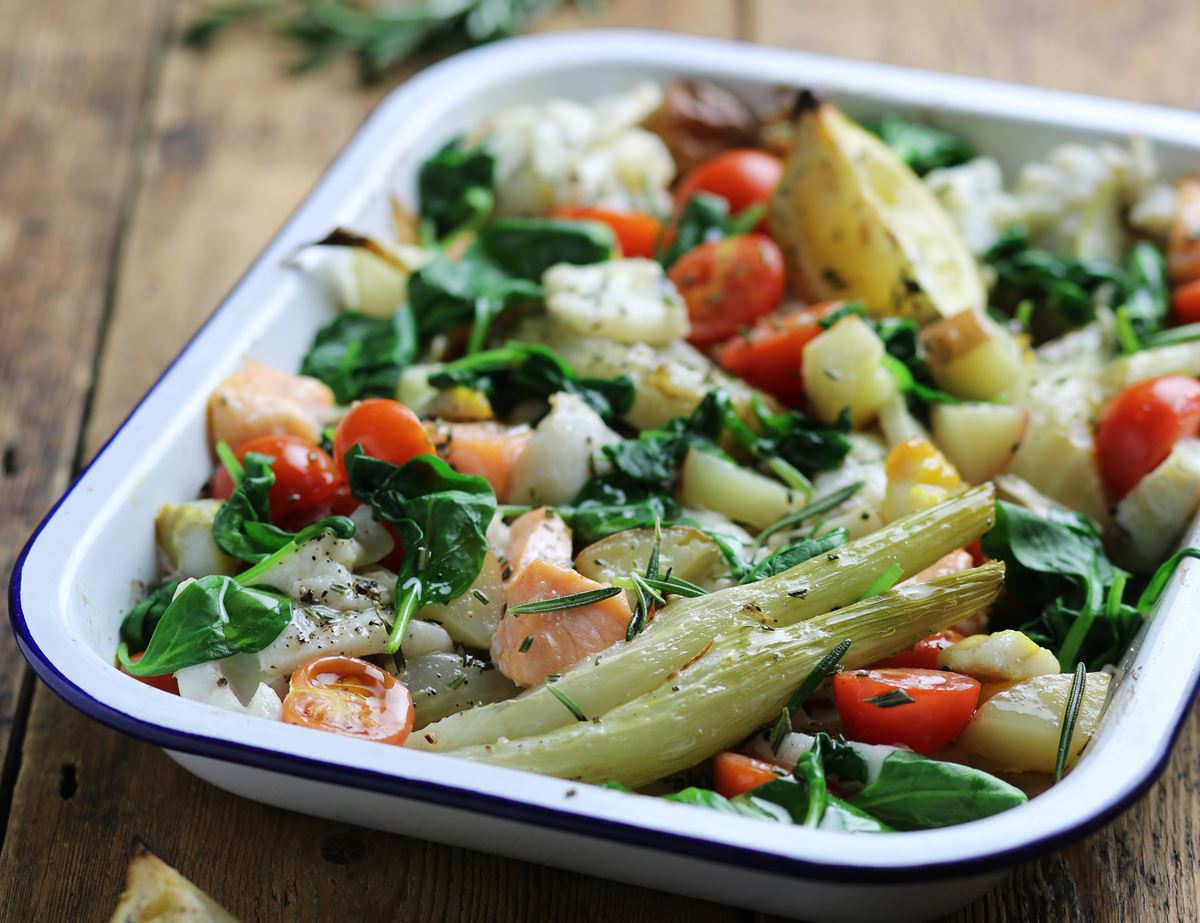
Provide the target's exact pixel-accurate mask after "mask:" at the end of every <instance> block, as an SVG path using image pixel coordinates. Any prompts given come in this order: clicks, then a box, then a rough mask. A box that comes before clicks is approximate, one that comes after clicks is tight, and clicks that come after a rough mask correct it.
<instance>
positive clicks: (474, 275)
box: [408, 246, 542, 353]
mask: <svg viewBox="0 0 1200 923" xmlns="http://www.w3.org/2000/svg"><path fill="white" fill-rule="evenodd" d="M541 295H542V287H541V285H539V284H537V283H536V282H530V281H529V280H528V279H520V278H517V277H515V276H511V275H509V274H508V273H507V272H505V271H504V270H503V269H501V268H500V267H499V266H497V265H496V264H494V263H492V262H491V261H490V260H488V259H487V258H486V257H485V256H484V255H483V254H482V252H481V251H480V250H479V249H478V247H477V246H472V247H469V248H468V249H467V251H466V252H465V253H464V254H463V255H462V257H461V258H460V259H457V260H452V259H450V258H449V257H448V256H446V255H445V254H438V255H437V256H435V257H434V258H433V259H432V260H430V261H429V262H428V263H426V264H425V265H424V266H423V267H421V269H419V270H418V271H417V272H415V273H413V275H412V278H410V279H409V280H408V300H409V304H410V305H411V307H412V311H413V316H414V318H415V319H416V324H417V332H418V333H419V334H420V338H421V341H422V342H427V341H428V340H430V339H431V338H433V337H434V336H437V335H438V334H440V333H447V332H449V331H451V330H454V329H455V328H457V327H462V326H464V325H470V326H471V337H470V342H469V343H468V346H467V352H468V353H475V352H478V351H479V350H480V349H482V348H483V345H484V343H485V342H486V340H487V335H488V331H489V330H490V329H491V324H492V320H493V319H494V318H495V317H496V315H497V314H499V313H500V312H501V311H503V310H504V309H505V308H507V307H509V306H510V305H511V304H513V303H515V302H517V301H520V300H523V299H529V298H540V297H541Z"/></svg>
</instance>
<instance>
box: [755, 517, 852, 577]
mask: <svg viewBox="0 0 1200 923" xmlns="http://www.w3.org/2000/svg"><path fill="white" fill-rule="evenodd" d="M848 535H849V533H847V532H846V530H845V529H834V530H832V531H831V532H827V533H825V534H824V535H822V536H819V537H817V538H805V539H801V540H800V541H798V542H795V543H794V544H791V545H788V546H787V547H786V548H780V549H779V550H778V551H775V552H772V553H771V554H769V555H767V556H766V557H765V558H763V559H762V560H761V561H759V562H758V563H757V564H755V565H754V566H753V567H751V568H750V569H749V570H748V571H747V572H746V574H745V575H743V577H742V579H741V581H740V582H741V583H755V582H757V581H759V580H766V579H767V578H768V577H774V576H775V575H776V574H782V573H783V572H784V571H785V570H788V569H790V568H793V567H795V566H796V565H797V564H802V563H803V562H805V561H807V560H808V559H809V558H815V557H816V556H817V555H819V554H825V553H826V552H829V551H832V550H833V549H834V548H838V547H840V546H842V545H844V544H846V540H847V538H848Z"/></svg>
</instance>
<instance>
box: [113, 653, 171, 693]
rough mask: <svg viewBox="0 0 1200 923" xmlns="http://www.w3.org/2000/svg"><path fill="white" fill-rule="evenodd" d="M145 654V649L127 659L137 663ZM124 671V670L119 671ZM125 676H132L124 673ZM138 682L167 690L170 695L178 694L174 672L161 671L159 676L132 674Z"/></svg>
mask: <svg viewBox="0 0 1200 923" xmlns="http://www.w3.org/2000/svg"><path fill="white" fill-rule="evenodd" d="M145 654H146V652H145V651H142V652H141V653H138V654H134V655H132V656H131V657H130V658H129V659H130V660H132V661H133V662H134V663H137V662H138V661H139V660H141V659H142V657H144V656H145ZM121 672H122V673H125V671H124V670H122V671H121ZM125 675H126V676H133V674H132V673H125ZM133 678H134V679H136V680H137V681H138V682H139V683H145V684H146V685H147V686H153V687H154V688H155V689H161V690H162V691H163V692H169V693H171V695H179V681H178V680H176V679H175V674H174V673H163V674H161V675H159V676H134V677H133Z"/></svg>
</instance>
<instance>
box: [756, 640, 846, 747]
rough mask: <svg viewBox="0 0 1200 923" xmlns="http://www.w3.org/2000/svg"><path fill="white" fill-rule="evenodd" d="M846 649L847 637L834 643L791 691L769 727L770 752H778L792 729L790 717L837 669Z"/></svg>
mask: <svg viewBox="0 0 1200 923" xmlns="http://www.w3.org/2000/svg"><path fill="white" fill-rule="evenodd" d="M848 650H850V639H849V638H846V639H845V640H843V641H839V642H838V643H837V644H835V645H834V647H833V649H832V650H831V651H830V652H829V653H828V654H826V655H825V656H824V657H822V658H821V659H820V660H818V661H817V665H816V666H815V667H813V668H812V669H811V670H810V671H809V673H808V676H806V677H804V682H802V683H801V684H800V685H799V687H797V689H796V691H795V692H793V693H792V697H791V698H790V699H788V703H787V705H785V706H784V707H783V711H782V712H781V713H780V715H779V719H778V720H777V721H776V722H775V726H774V727H773V728H772V729H771V736H770V738H769V743H770V745H771V750H772V752H775V753H778V752H779V745H780V744H781V743H783V738H784V737H785V736H786V735H787V732H788V731H790V730H791V729H792V717H793V716H794V715H795V714H796V712H798V711H799V710H800V709H801V708H802V707H803V705H804V703H805V702H807V701H808V698H809V696H811V695H812V694H813V693H814V692H816V690H817V687H818V686H819V685H821V683H822V682H824V681H825V679H826V678H827V677H829V676H830V675H831V674H832V673H834V672H835V671H836V670H837V668H838V664H839V663H840V662H841V659H842V658H843V657H845V656H846V651H848Z"/></svg>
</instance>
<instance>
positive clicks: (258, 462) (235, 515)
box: [213, 452, 354, 579]
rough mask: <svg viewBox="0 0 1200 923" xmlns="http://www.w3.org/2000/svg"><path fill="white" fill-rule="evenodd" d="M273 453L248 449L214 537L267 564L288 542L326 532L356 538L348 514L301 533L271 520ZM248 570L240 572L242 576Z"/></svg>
mask: <svg viewBox="0 0 1200 923" xmlns="http://www.w3.org/2000/svg"><path fill="white" fill-rule="evenodd" d="M272 461H274V459H273V458H271V456H270V455H263V454H261V453H259V452H247V453H246V457H245V458H243V459H242V463H241V468H242V470H241V471H240V472H239V473H237V474H236V486H235V487H234V489H233V493H232V494H231V495H230V497H229V499H228V500H226V501H225V503H224V504H223V505H222V506H221V508H220V509H219V510H217V515H216V517H215V518H214V519H213V541H215V542H216V544H217V547H218V548H220V549H221V550H222V551H224V552H225V553H226V554H228V555H231V556H232V557H235V558H238V559H239V560H242V561H246V562H247V563H249V564H254V565H256V568H255V571H256V572H257V566H258V565H262V564H264V563H265V562H266V561H267V560H268V558H270V557H272V556H273V555H275V554H277V553H278V552H279V551H281V550H282V549H284V548H285V547H287V546H289V545H302V544H304V542H306V541H309V540H310V539H313V538H316V537H317V536H319V535H322V534H324V533H326V532H331V533H333V534H334V535H336V536H337V537H338V538H353V537H354V523H353V521H351V520H350V519H348V518H346V517H345V516H327V517H325V518H324V519H321V520H319V521H317V522H315V523H313V524H312V525H310V526H306V527H305V528H304V529H301V530H300V532H299V533H296V534H294V535H293V534H292V533H291V532H288V531H286V530H285V529H281V528H279V527H278V526H276V525H274V524H273V523H272V522H271V506H270V499H269V498H270V494H271V488H272V487H273V486H274V484H275V472H273V471H272V470H271V462H272ZM244 577H245V574H242V575H240V576H239V579H243V578H244Z"/></svg>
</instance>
